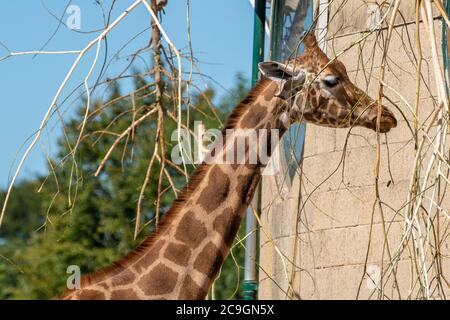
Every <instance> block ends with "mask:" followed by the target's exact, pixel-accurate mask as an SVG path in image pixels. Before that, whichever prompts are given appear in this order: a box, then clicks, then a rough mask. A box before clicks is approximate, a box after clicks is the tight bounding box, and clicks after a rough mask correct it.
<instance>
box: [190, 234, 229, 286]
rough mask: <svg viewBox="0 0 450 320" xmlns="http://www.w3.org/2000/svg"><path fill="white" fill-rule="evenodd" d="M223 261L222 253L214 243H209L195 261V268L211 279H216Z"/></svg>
mask: <svg viewBox="0 0 450 320" xmlns="http://www.w3.org/2000/svg"><path fill="white" fill-rule="evenodd" d="M223 260H224V257H223V255H222V251H221V250H220V249H219V248H218V247H217V246H216V245H215V244H214V243H212V242H209V243H208V244H207V245H206V246H205V248H203V250H202V252H200V254H199V255H198V257H197V259H196V260H195V262H194V268H195V269H196V270H197V271H200V272H202V273H204V274H205V275H206V276H207V277H208V278H209V279H214V277H215V276H216V274H217V272H218V271H219V269H220V267H221V265H222V263H223Z"/></svg>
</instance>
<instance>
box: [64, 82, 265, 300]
mask: <svg viewBox="0 0 450 320" xmlns="http://www.w3.org/2000/svg"><path fill="white" fill-rule="evenodd" d="M271 83H272V80H269V79H262V80H261V81H259V82H258V83H257V84H256V85H255V86H254V87H253V89H251V90H250V92H249V93H248V95H247V96H246V97H245V98H244V99H243V100H242V101H241V102H240V103H239V104H238V105H237V106H236V107H235V108H234V109H233V111H232V113H231V115H230V116H229V118H228V121H227V124H226V126H225V127H224V129H223V131H222V134H224V132H225V130H226V129H233V128H235V127H236V125H237V123H238V122H239V119H240V118H241V117H242V115H243V114H244V113H245V112H246V111H247V109H248V107H249V106H250V105H251V104H252V103H253V102H255V101H256V99H257V98H258V97H259V96H260V95H261V93H262V92H263V91H264V90H265V89H266V88H267V87H268V86H269V85H270V84H271ZM209 168H210V165H208V164H204V163H202V164H200V165H199V166H198V168H197V169H196V170H195V173H194V174H193V175H192V176H191V177H190V178H189V181H188V183H187V184H186V186H185V187H184V188H183V189H182V191H181V192H180V193H179V195H178V197H177V198H176V200H175V201H174V203H173V205H172V207H171V208H170V209H169V210H168V211H167V213H166V214H164V217H163V219H162V221H161V223H160V224H159V225H158V229H157V230H156V231H155V232H153V233H151V234H150V235H149V236H147V238H145V239H144V240H143V241H142V242H141V243H140V244H139V245H138V246H137V247H136V248H135V249H134V250H132V251H131V252H130V253H128V254H127V255H126V256H125V257H123V258H121V259H119V260H116V261H114V262H112V264H111V265H110V266H107V267H103V268H101V269H99V270H98V271H96V272H95V273H92V274H87V275H83V276H82V277H81V289H83V288H84V287H87V286H89V285H92V284H96V283H98V282H101V281H103V280H106V279H107V278H109V277H112V276H115V275H117V274H119V273H121V272H122V271H123V270H125V269H126V268H127V267H129V266H130V265H132V264H134V263H135V262H137V261H138V260H139V259H140V258H141V257H142V256H143V254H144V253H145V252H146V251H147V250H148V249H149V248H150V247H152V245H153V244H154V243H155V242H156V241H157V240H158V239H159V237H160V235H161V234H164V233H165V231H166V230H167V228H168V226H169V225H170V223H171V221H172V220H173V219H175V218H176V217H177V214H178V213H179V212H180V209H181V208H182V206H183V204H184V203H185V202H186V201H187V200H189V198H190V196H191V195H192V193H193V192H194V191H195V189H196V188H197V187H198V186H199V185H200V182H201V181H202V180H203V178H204V177H205V176H206V173H207V171H208V169H209ZM76 291H77V290H76V289H70V290H66V291H65V292H64V293H63V294H62V297H63V298H64V297H67V296H69V295H70V294H72V293H75V292H76Z"/></svg>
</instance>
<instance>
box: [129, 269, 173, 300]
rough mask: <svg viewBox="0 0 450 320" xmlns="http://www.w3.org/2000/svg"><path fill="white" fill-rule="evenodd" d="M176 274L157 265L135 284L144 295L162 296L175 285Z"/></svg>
mask: <svg viewBox="0 0 450 320" xmlns="http://www.w3.org/2000/svg"><path fill="white" fill-rule="evenodd" d="M177 279H178V274H177V273H176V272H174V271H172V270H171V269H169V268H168V267H167V266H165V265H163V264H162V263H159V264H158V265H157V266H155V267H154V268H153V269H152V270H151V271H150V272H149V273H147V274H145V275H144V276H142V277H141V279H140V280H139V281H138V282H137V285H138V286H139V288H141V289H142V291H143V292H144V293H145V294H146V295H162V294H168V293H170V292H172V291H173V289H174V288H175V285H176V284H177Z"/></svg>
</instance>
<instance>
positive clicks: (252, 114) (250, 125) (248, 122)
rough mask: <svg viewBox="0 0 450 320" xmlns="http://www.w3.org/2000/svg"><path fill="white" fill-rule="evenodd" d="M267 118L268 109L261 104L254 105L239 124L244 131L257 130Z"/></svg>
mask: <svg viewBox="0 0 450 320" xmlns="http://www.w3.org/2000/svg"><path fill="white" fill-rule="evenodd" d="M266 116H267V108H265V107H264V106H262V105H261V104H255V105H253V106H252V107H251V108H250V109H249V110H248V111H247V112H246V113H245V115H244V117H243V118H242V120H241V121H240V122H239V127H240V128H242V129H255V128H257V127H258V125H259V124H260V123H261V122H262V121H263V120H264V118H265V117H266Z"/></svg>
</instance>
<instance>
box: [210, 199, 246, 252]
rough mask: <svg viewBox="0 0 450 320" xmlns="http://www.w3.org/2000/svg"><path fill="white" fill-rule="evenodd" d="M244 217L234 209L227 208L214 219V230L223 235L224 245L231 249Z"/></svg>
mask: <svg viewBox="0 0 450 320" xmlns="http://www.w3.org/2000/svg"><path fill="white" fill-rule="evenodd" d="M241 221H242V217H241V216H240V215H239V214H237V213H235V212H234V210H233V209H231V208H227V209H225V210H224V212H223V213H221V214H220V215H219V216H217V217H216V218H215V219H214V222H213V228H214V230H216V231H217V232H218V233H220V234H221V235H222V238H223V241H224V243H225V244H226V245H227V246H228V247H230V246H231V244H232V243H233V241H234V238H235V237H236V233H237V231H238V229H239V226H240V225H241Z"/></svg>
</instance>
